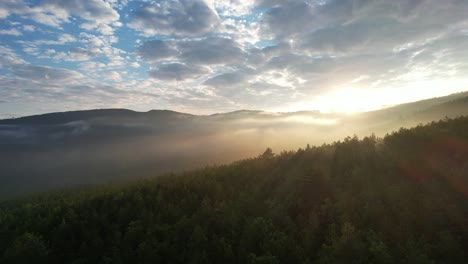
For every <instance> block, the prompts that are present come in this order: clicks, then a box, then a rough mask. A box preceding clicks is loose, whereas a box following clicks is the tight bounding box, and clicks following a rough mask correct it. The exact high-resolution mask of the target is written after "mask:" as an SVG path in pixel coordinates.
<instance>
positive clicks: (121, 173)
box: [0, 94, 468, 198]
mask: <svg viewBox="0 0 468 264" xmlns="http://www.w3.org/2000/svg"><path fill="white" fill-rule="evenodd" d="M466 101H467V99H466V95H465V94H458V95H456V96H452V97H450V96H449V97H444V98H438V99H432V100H426V101H422V102H416V103H412V104H406V105H401V106H397V107H393V108H389V109H385V110H380V111H374V112H368V113H360V114H354V115H346V114H324V113H320V112H296V113H266V112H261V111H237V112H232V113H226V114H216V115H208V116H195V115H189V114H181V113H176V112H171V111H150V112H145V113H140V112H134V111H130V110H121V109H114V110H92V111H77V112H68V113H55V114H47V115H40V116H32V117H25V118H18V119H10V120H0V197H1V198H8V197H11V196H16V195H23V194H29V193H34V192H43V191H49V190H54V189H60V188H64V187H74V186H80V185H89V184H99V183H109V182H118V181H126V180H132V179H136V178H140V177H150V176H157V175H160V174H163V173H168V172H180V171H183V170H189V169H193V168H197V167H203V166H209V165H215V164H225V163H229V162H232V161H235V160H239V159H244V158H249V157H255V156H258V155H260V154H262V153H263V151H264V150H265V149H266V148H267V147H270V148H272V149H273V151H274V152H275V153H279V152H281V151H287V150H296V149H298V148H300V147H302V148H304V147H305V146H306V145H307V144H310V145H321V144H323V143H331V142H333V141H337V140H341V139H343V138H344V137H346V136H353V135H354V134H355V135H358V136H360V137H363V136H367V135H370V134H372V133H375V134H376V135H377V136H384V135H385V133H388V132H391V131H394V130H397V129H399V128H400V127H411V126H415V125H417V124H420V123H427V122H430V121H434V120H440V119H442V118H444V117H445V116H448V117H455V116H458V115H463V114H467V113H468V108H467V103H466Z"/></svg>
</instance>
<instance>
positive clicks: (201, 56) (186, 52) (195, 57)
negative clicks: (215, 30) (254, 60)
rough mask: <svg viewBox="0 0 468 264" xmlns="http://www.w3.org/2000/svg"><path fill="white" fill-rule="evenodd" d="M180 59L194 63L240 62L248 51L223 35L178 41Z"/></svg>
mask: <svg viewBox="0 0 468 264" xmlns="http://www.w3.org/2000/svg"><path fill="white" fill-rule="evenodd" d="M177 46H178V49H179V51H180V52H181V55H180V57H179V58H180V59H182V60H183V61H186V62H189V63H194V64H230V63H236V62H237V63H240V62H242V61H243V60H244V58H245V56H246V53H245V52H244V50H243V48H242V46H241V45H240V44H239V43H237V42H236V41H234V40H232V39H228V38H222V37H209V38H205V39H201V40H190V41H182V42H179V43H178V45H177Z"/></svg>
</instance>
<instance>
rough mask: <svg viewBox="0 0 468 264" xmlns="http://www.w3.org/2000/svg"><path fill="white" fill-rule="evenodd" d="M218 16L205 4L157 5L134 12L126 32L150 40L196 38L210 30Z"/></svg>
mask: <svg viewBox="0 0 468 264" xmlns="http://www.w3.org/2000/svg"><path fill="white" fill-rule="evenodd" d="M217 23H218V16H217V14H216V12H215V11H214V10H212V9H211V8H210V7H209V6H208V5H207V4H206V3H205V1H202V0H175V1H160V2H153V3H151V4H146V5H144V6H141V7H139V8H137V9H136V10H135V11H134V13H133V14H132V21H131V22H130V23H128V26H129V27H130V28H133V29H135V30H138V31H140V32H141V34H142V35H144V36H147V37H150V36H155V35H158V34H166V35H168V34H176V35H197V34H203V33H207V32H209V31H211V30H213V29H214V27H215V26H216V24H217Z"/></svg>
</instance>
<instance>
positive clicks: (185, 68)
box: [148, 63, 208, 81]
mask: <svg viewBox="0 0 468 264" xmlns="http://www.w3.org/2000/svg"><path fill="white" fill-rule="evenodd" d="M207 72H208V70H207V69H206V68H204V67H201V66H197V67H194V66H190V65H186V64H182V63H165V64H161V65H159V66H158V67H157V68H156V69H153V70H150V71H149V72H148V74H149V76H150V77H152V78H155V79H159V80H168V81H170V80H175V81H182V80H186V79H195V78H198V77H201V76H203V75H204V74H206V73H207Z"/></svg>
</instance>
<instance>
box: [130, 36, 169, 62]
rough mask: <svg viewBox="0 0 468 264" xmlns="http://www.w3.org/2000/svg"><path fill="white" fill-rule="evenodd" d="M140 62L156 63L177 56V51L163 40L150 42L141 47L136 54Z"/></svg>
mask: <svg viewBox="0 0 468 264" xmlns="http://www.w3.org/2000/svg"><path fill="white" fill-rule="evenodd" d="M136 53H137V54H138V55H139V56H140V57H141V59H142V60H145V61H150V62H154V61H158V60H160V59H167V58H170V57H172V56H174V55H176V54H177V50H176V49H175V48H174V47H173V45H171V42H168V41H163V40H150V41H147V42H145V43H143V45H141V46H140V47H139V48H138V50H137V52H136Z"/></svg>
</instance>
